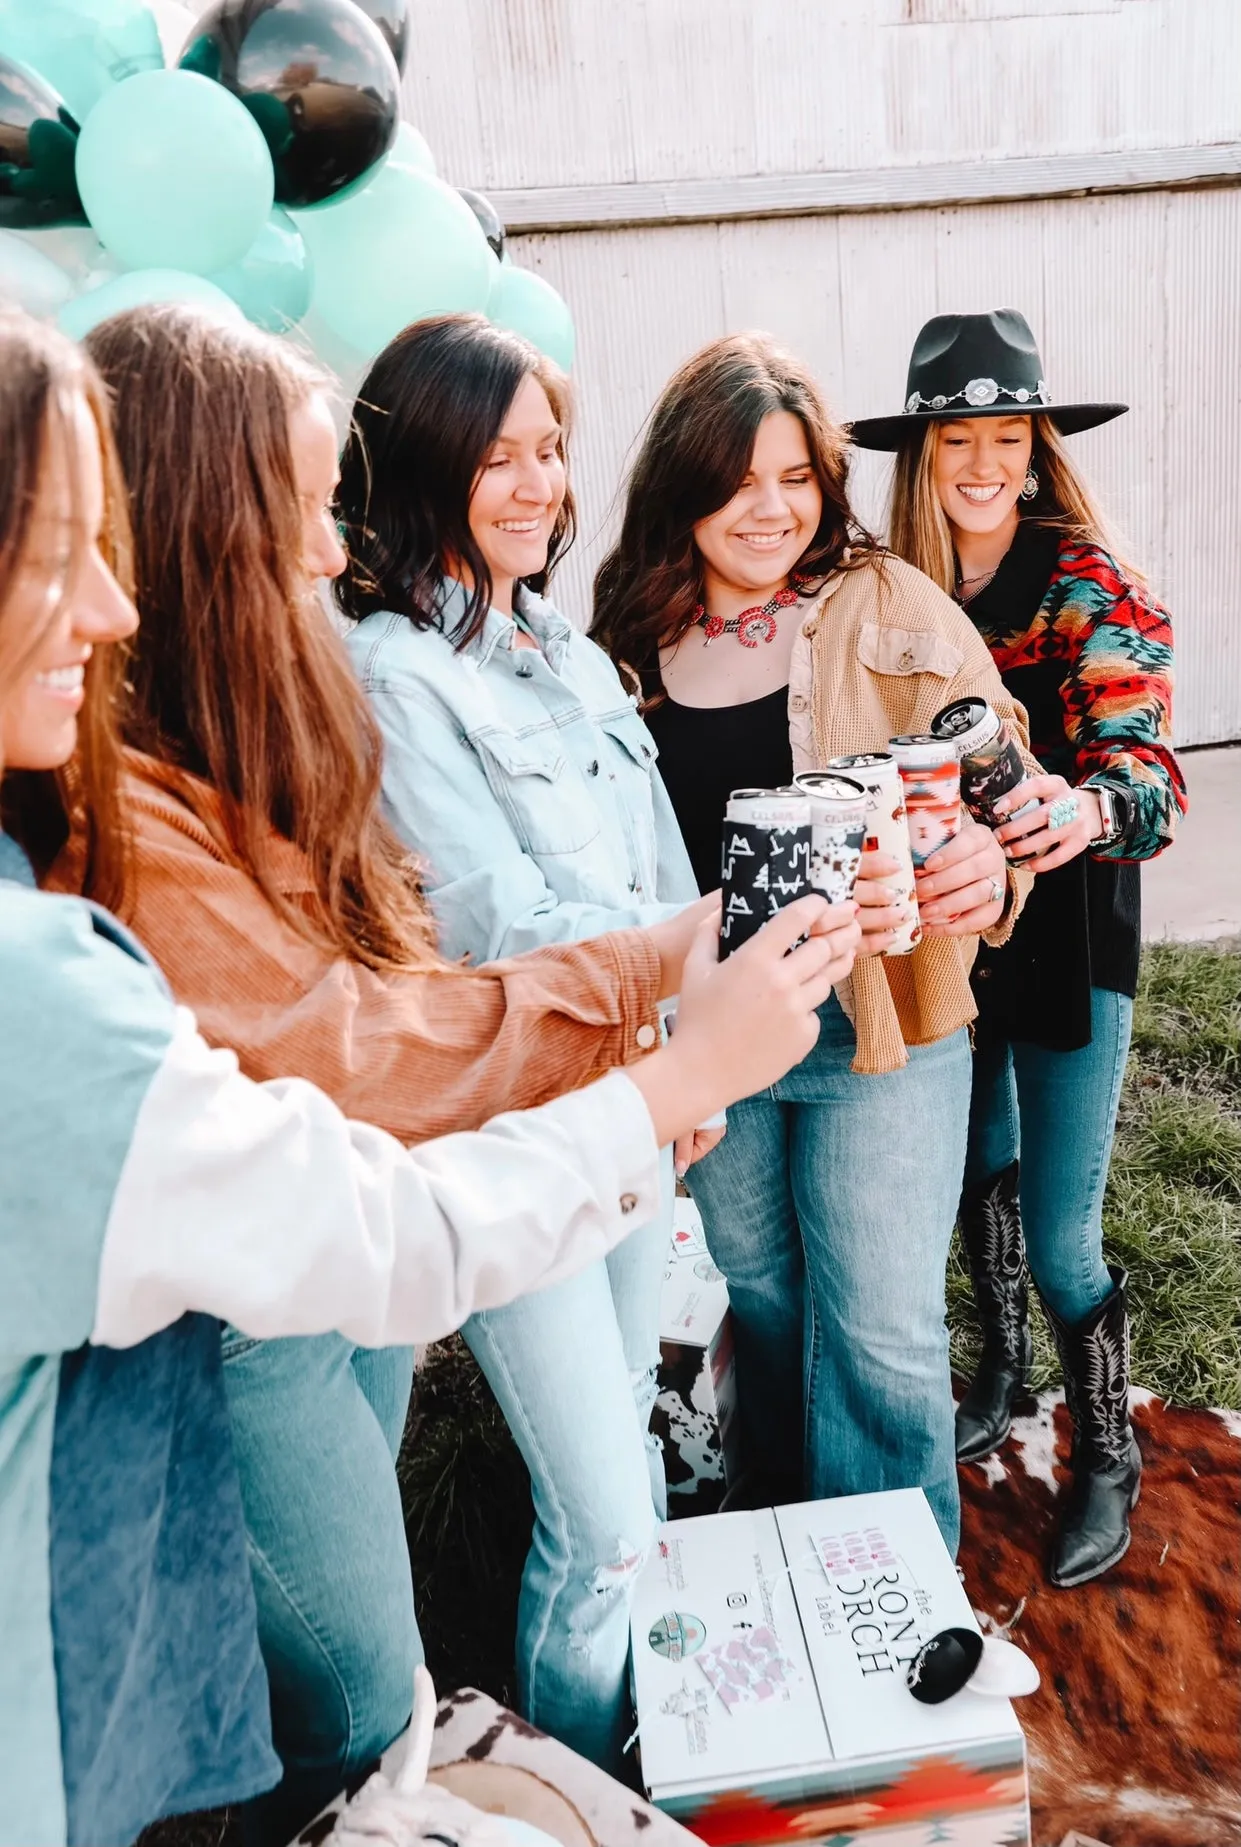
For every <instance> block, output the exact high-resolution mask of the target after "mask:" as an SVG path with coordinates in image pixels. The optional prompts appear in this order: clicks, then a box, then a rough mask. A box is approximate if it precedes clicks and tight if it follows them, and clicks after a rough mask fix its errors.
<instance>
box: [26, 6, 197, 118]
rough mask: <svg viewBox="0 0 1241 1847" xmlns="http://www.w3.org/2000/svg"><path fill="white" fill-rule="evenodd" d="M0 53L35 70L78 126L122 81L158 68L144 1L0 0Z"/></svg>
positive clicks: (159, 54) (155, 35) (159, 57)
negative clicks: (17, 59) (61, 99)
mask: <svg viewBox="0 0 1241 1847" xmlns="http://www.w3.org/2000/svg"><path fill="white" fill-rule="evenodd" d="M0 52H4V53H5V54H6V55H7V56H8V57H10V58H19V59H20V60H21V62H22V63H23V64H28V65H30V67H31V68H32V69H33V70H36V71H38V73H39V75H40V77H43V78H44V79H45V80H46V81H47V82H48V83H50V84H51V86H52V88H53V89H54V90H55V91H57V92H58V94H59V95H61V96H62V97H63V98H64V100H65V103H66V105H67V107H68V109H69V111H70V113H71V114H72V115H74V116H75V117H76V118H77V120H78V121H79V122H84V121H85V120H86V118H87V116H88V115H89V114H90V113H91V110H92V109H93V108H94V107H95V105H96V103H98V102H99V101H100V100H101V98H102V97H104V96H106V95H107V93H108V92H109V90H111V89H113V88H114V86H115V85H116V84H118V83H120V82H122V81H123V80H124V79H125V78H126V77H133V76H136V75H137V73H138V72H139V71H158V70H162V69H163V64H164V54H163V51H162V49H161V47H160V39H159V28H158V27H157V25H156V23H155V19H154V16H153V15H152V13H151V10H150V8H149V7H148V6H147V5H146V4H145V0H0Z"/></svg>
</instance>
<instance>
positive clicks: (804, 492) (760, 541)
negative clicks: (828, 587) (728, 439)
mask: <svg viewBox="0 0 1241 1847" xmlns="http://www.w3.org/2000/svg"><path fill="white" fill-rule="evenodd" d="M822 514H823V490H822V489H821V488H820V486H819V482H818V477H817V476H816V474H815V472H814V469H813V467H812V465H811V461H810V447H809V444H808V443H807V441H806V431H805V426H804V425H803V424H802V421H801V419H800V417H795V416H794V415H793V413H792V411H788V410H773V411H770V412H769V413H768V414H767V416H765V417H764V418H763V420H762V422H761V423H760V424H759V426H758V434H757V435H756V437H755V439H754V448H753V451H752V453H751V456H750V466H749V469H748V470H747V472H746V476H745V479H744V481H743V482H742V483H741V486H740V487H739V488H738V489H737V492H736V493H735V494H734V495H733V497H732V499H731V500H730V501H729V502H728V504H727V505H726V506H723V507H721V508H720V510H719V512H718V513H712V514H711V516H710V518H708V519H703V520H699V521H698V523H697V525H696V526H695V527H694V543H695V544H696V545H697V547H698V550H699V553H700V554H701V557H702V561H703V575H704V578H705V580H706V590H707V597H708V601H709V600H710V596H711V590H712V586H713V584H715V585H722V586H726V587H727V588H728V589H729V590H742V591H746V592H750V591H752V592H753V593H754V594H755V596H758V595H759V594H760V593H765V594H766V595H767V596H771V595H774V593H775V592H776V591H777V590H779V589H782V588H783V586H784V585H785V584H786V583H787V582H788V576H789V572H790V571H792V570H793V569H794V567H795V566H796V564H797V561H798V559H799V558H800V557H801V555H802V553H803V552H805V551H806V550H808V548H809V546H810V544H811V542H812V541H813V539H814V536H815V533H816V532H817V531H818V529H819V521H820V519H821V518H822Z"/></svg>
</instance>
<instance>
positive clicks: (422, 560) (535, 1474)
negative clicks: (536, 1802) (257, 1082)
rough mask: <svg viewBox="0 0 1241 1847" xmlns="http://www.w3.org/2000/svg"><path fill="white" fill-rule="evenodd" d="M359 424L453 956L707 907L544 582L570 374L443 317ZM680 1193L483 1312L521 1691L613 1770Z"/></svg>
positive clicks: (358, 612)
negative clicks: (527, 1490) (496, 1408)
mask: <svg viewBox="0 0 1241 1847" xmlns="http://www.w3.org/2000/svg"><path fill="white" fill-rule="evenodd" d="M354 419H355V421H354V434H353V436H351V438H350V441H349V443H348V445H347V447H346V450H345V454H344V457H343V458H342V463H341V486H340V494H339V499H340V506H341V509H342V511H343V515H344V519H345V522H346V525H347V528H348V549H349V552H350V555H351V565H350V568H349V570H348V572H347V573H346V575H345V576H344V577H342V578H341V579H340V580H339V583H338V586H337V596H338V600H339V602H340V605H341V607H342V609H343V610H344V611H345V613H346V614H347V615H348V616H351V617H354V618H356V619H357V626H356V627H355V628H354V630H353V631H352V634H351V636H350V637H349V648H350V652H351V654H352V658H353V661H354V664H355V666H356V668H357V671H358V674H359V676H360V677H361V680H362V684H363V686H364V687H365V689H366V691H367V693H368V695H369V697H370V699H371V701H372V704H373V706H374V710H375V715H376V717H377V719H378V721H379V724H380V726H381V728H382V730H383V734H384V741H385V768H384V793H385V798H386V801H387V806H388V810H389V814H390V818H391V819H392V821H393V822H394V824H395V826H396V828H397V830H398V832H400V833H401V834H402V835H403V836H404V837H405V839H406V840H407V841H408V842H409V844H410V845H411V846H412V847H414V848H415V849H416V850H417V851H418V853H419V854H420V855H421V856H422V859H423V861H424V862H425V882H426V890H427V894H428V896H429V898H430V900H431V904H432V907H433V909H434V911H435V913H436V916H437V919H438V922H439V926H440V931H441V942H442V945H443V947H444V949H445V950H446V952H447V953H448V954H449V955H468V956H470V957H471V958H473V959H475V960H479V961H481V960H483V959H485V958H486V957H489V956H496V955H508V954H511V953H512V952H514V951H516V950H519V949H527V948H531V947H533V946H535V945H537V944H540V943H548V942H556V941H566V940H572V939H576V938H581V937H586V936H593V935H595V934H597V933H599V932H601V931H604V930H614V929H617V928H618V927H620V926H622V925H626V924H649V923H653V922H655V921H657V920H658V919H659V918H660V917H662V916H665V915H667V914H668V912H669V911H670V909H675V908H679V907H680V906H681V905H683V904H687V903H689V902H691V901H692V900H694V899H695V898H696V897H697V895H698V888H697V885H696V883H695V880H694V877H693V874H692V872H691V870H690V866H689V861H688V859H687V857H686V853H685V849H684V846H683V845H682V842H681V837H680V833H679V831H678V829H677V824H676V821H675V819H674V817H673V814H672V810H671V807H670V805H669V802H668V799H667V796H666V795H665V793H664V789H663V785H662V783H661V782H660V779H659V776H658V773H657V772H656V769H655V756H656V751H655V745H654V742H653V740H652V738H651V736H650V733H649V732H648V731H647V728H646V726H645V724H644V723H643V721H642V719H641V718H640V717H639V715H638V713H637V711H636V710H635V702H634V700H633V699H632V698H631V697H630V696H629V695H628V693H627V692H626V691H625V690H624V688H623V687H622V685H621V682H620V680H619V678H618V676H617V674H616V671H615V669H614V668H613V666H612V664H611V662H610V661H609V660H608V658H607V656H606V655H605V654H603V653H602V651H601V650H600V649H599V648H597V647H596V646H595V645H594V643H593V642H591V641H588V640H587V638H586V637H585V636H584V635H582V634H580V633H579V632H578V631H576V630H575V629H574V628H573V627H572V625H571V624H570V623H569V622H568V621H567V620H566V619H565V617H564V616H562V615H561V614H560V613H559V612H558V611H557V610H556V609H554V608H553V607H552V606H551V604H550V603H547V602H545V601H544V600H543V598H542V597H541V596H540V595H538V594H537V592H538V591H539V590H541V589H542V588H543V587H544V585H545V583H546V579H547V577H548V575H549V572H550V569H551V566H552V563H553V561H554V559H555V557H556V554H557V552H558V551H559V550H560V549H561V548H562V546H563V544H564V542H565V540H566V539H567V538H568V537H570V536H571V533H572V525H573V503H572V499H571V497H570V495H569V493H568V490H567V486H566V480H565V436H566V426H567V401H566V393H565V387H564V383H563V381H562V380H561V379H559V378H558V377H557V376H556V374H555V373H554V371H553V369H552V368H551V367H549V366H548V365H547V363H546V362H545V361H543V360H542V359H541V358H540V356H539V355H538V354H537V353H536V352H535V350H534V349H533V348H532V347H530V346H528V345H527V344H526V343H525V342H524V341H522V340H520V339H518V338H516V337H515V336H513V335H510V334H507V333H503V332H500V331H497V330H496V329H495V328H492V327H491V326H489V325H488V324H487V322H485V321H484V320H482V319H481V317H475V316H452V317H445V318H443V319H439V320H432V321H423V322H420V323H418V324H417V325H415V326H413V327H410V328H409V329H407V330H406V331H405V332H404V333H402V334H401V335H399V336H398V338H397V339H396V340H394V341H393V342H392V344H391V345H390V346H389V347H388V348H387V350H386V351H385V352H384V353H382V354H381V355H380V357H379V358H378V359H377V360H376V362H375V365H374V366H373V368H372V370H371V373H370V375H369V377H368V378H367V379H366V381H365V383H364V384H363V386H362V389H361V391H360V393H359V396H358V401H357V404H356V405H355V407H354ZM649 1030H650V1031H651V1034H652V1037H653V1036H654V1029H653V1028H650V1029H649ZM716 1133H717V1132H716V1131H700V1132H699V1137H698V1152H701V1151H702V1150H703V1149H704V1148H705V1147H706V1146H708V1145H710V1143H711V1141H712V1140H713V1139H714V1137H715V1135H716ZM693 1153H694V1149H692V1148H689V1147H685V1146H682V1147H681V1148H679V1150H678V1164H679V1162H680V1160H681V1159H682V1158H689V1157H690V1156H692V1154H693ZM672 1191H673V1186H672V1158H671V1151H666V1154H665V1169H664V1199H663V1206H664V1210H663V1211H662V1212H661V1214H660V1216H659V1217H658V1218H657V1219H656V1220H655V1221H653V1222H652V1223H651V1224H650V1225H649V1226H647V1227H646V1228H645V1230H644V1231H640V1232H638V1233H637V1234H635V1236H633V1237H632V1238H631V1239H630V1240H629V1241H628V1244H627V1245H626V1247H625V1250H624V1252H623V1254H617V1255H615V1256H613V1257H611V1258H609V1259H608V1261H607V1262H606V1263H599V1264H596V1265H595V1266H594V1268H593V1269H592V1270H590V1271H589V1272H587V1273H586V1274H584V1275H582V1276H580V1277H579V1278H577V1279H575V1281H574V1282H572V1283H570V1284H567V1285H564V1286H557V1287H556V1288H554V1289H549V1290H544V1291H543V1292H542V1293H540V1294H538V1295H535V1296H531V1297H529V1298H528V1299H527V1300H526V1301H524V1302H522V1303H519V1304H517V1305H515V1306H514V1307H512V1308H509V1309H506V1310H503V1311H501V1312H499V1313H495V1314H492V1313H487V1314H482V1315H476V1316H475V1317H474V1318H473V1320H472V1321H470V1322H469V1323H468V1325H467V1327H466V1329H465V1336H466V1339H467V1340H468V1342H469V1344H470V1347H471V1349H472V1351H473V1352H474V1354H475V1356H476V1358H477V1359H478V1362H479V1364H480V1365H481V1367H482V1368H483V1371H484V1372H485V1373H486V1375H487V1378H488V1379H489V1381H490V1383H491V1385H492V1388H493V1390H494V1391H495V1394H496V1397H497V1398H498V1400H499V1402H500V1405H501V1407H502V1408H503V1411H504V1414H505V1416H506V1418H507V1419H508V1422H509V1425H510V1428H511V1429H512V1431H513V1434H514V1436H515V1437H516V1439H517V1442H518V1444H519V1445H520V1447H521V1450H522V1453H523V1455H524V1456H525V1459H526V1462H527V1464H528V1465H529V1468H530V1474H531V1477H532V1482H533V1489H534V1505H535V1531H534V1540H533V1544H532V1547H531V1550H530V1554H529V1557H528V1559H527V1562H526V1569H525V1575H524V1579H523V1583H522V1590H521V1601H520V1605H519V1611H518V1642H517V1656H518V1678H519V1686H520V1693H521V1702H522V1707H523V1710H524V1711H525V1713H526V1714H527V1715H528V1716H529V1717H530V1718H531V1719H532V1720H533V1721H534V1722H535V1723H537V1724H538V1725H540V1726H541V1727H542V1728H543V1729H544V1730H546V1731H549V1732H551V1733H552V1734H553V1735H555V1736H556V1737H559V1738H561V1739H562V1740H563V1741H564V1742H566V1743H567V1744H569V1745H571V1746H572V1747H573V1748H574V1749H576V1750H578V1751H580V1752H582V1753H583V1754H584V1755H586V1756H588V1757H591V1758H593V1759H594V1760H595V1761H596V1762H598V1763H600V1764H603V1765H605V1766H606V1767H608V1768H610V1769H612V1770H615V1769H616V1768H617V1767H618V1766H619V1763H620V1757H621V1750H622V1746H623V1744H624V1739H625V1734H626V1730H627V1726H628V1710H627V1691H626V1663H627V1659H628V1651H629V1601H630V1599H629V1592H630V1588H631V1586H632V1583H633V1581H634V1578H635V1576H636V1573H637V1570H638V1568H639V1566H640V1564H641V1562H642V1559H643V1556H644V1554H645V1552H646V1549H647V1547H648V1545H649V1544H650V1541H651V1538H652V1534H653V1532H654V1528H655V1523H656V1519H657V1517H662V1515H663V1513H664V1511H665V1490H664V1481H663V1465H662V1460H661V1458H660V1455H659V1452H658V1449H657V1447H656V1445H655V1443H654V1441H653V1439H652V1438H651V1437H650V1435H649V1432H648V1424H649V1420H650V1413H651V1407H652V1404H653V1402H654V1396H655V1367H656V1364H657V1362H658V1358H659V1334H658V1300H659V1288H660V1281H661V1277H662V1272H663V1265H664V1259H665V1252H666V1249H667V1244H668V1237H669V1224H670V1218H671V1199H672Z"/></svg>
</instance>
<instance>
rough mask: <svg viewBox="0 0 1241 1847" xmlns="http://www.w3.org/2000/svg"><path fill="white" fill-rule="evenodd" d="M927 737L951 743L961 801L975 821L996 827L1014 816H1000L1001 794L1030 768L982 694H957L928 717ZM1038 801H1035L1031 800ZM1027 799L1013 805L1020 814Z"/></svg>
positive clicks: (1017, 784)
mask: <svg viewBox="0 0 1241 1847" xmlns="http://www.w3.org/2000/svg"><path fill="white" fill-rule="evenodd" d="M931 736H932V737H936V738H940V739H942V740H943V741H944V742H945V743H949V744H952V745H953V747H954V748H955V750H956V753H957V758H958V761H959V762H960V765H961V800H962V802H963V803H964V804H965V807H966V808H967V809H968V810H969V812H970V814H971V815H972V816H973V817H974V819H975V821H980V822H981V823H982V825H983V826H984V827H990V828H992V829H994V828H997V827H998V826H999V825H1000V823H1001V821H1002V820H1011V819H1012V815H1009V814H1004V815H999V814H997V813H996V812H995V804H996V803H997V802H998V801H999V799H1000V797H1001V796H1002V795H1008V794H1009V793H1010V792H1011V791H1012V790H1013V789H1017V788H1020V786H1021V784H1022V783H1023V782H1026V781H1028V780H1029V776H1030V772H1029V770H1028V769H1027V768H1026V765H1025V760H1024V758H1023V757H1022V755H1021V752H1020V750H1019V749H1018V748H1017V742H1016V739H1015V738H1014V737H1013V735H1012V733H1011V732H1010V731H1009V728H1008V726H1007V724H1006V723H1005V722H1004V720H1003V719H1002V718H1001V717H1000V715H999V713H998V712H997V711H996V710H995V709H994V707H993V706H990V705H988V703H987V701H986V700H985V699H958V700H956V701H955V702H954V703H953V704H952V705H946V706H944V707H943V709H942V710H941V711H939V712H937V713H936V714H935V716H934V718H933V719H932V720H931ZM1033 805H1034V806H1037V803H1035V804H1033ZM1029 806H1031V804H1028V803H1027V804H1023V805H1022V806H1021V807H1020V808H1017V809H1015V810H1014V811H1013V812H1014V813H1015V814H1024V813H1025V812H1026V810H1027V808H1028V807H1029Z"/></svg>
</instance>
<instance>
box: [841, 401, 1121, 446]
mask: <svg viewBox="0 0 1241 1847" xmlns="http://www.w3.org/2000/svg"><path fill="white" fill-rule="evenodd" d="M1128 408H1129V406H1128V405H1127V404H1014V403H1012V402H1011V400H1010V401H1009V402H1007V403H1004V404H980V405H979V406H978V408H977V409H975V408H973V406H969V407H967V408H965V409H962V407H961V406H960V405H957V406H956V407H955V408H953V409H949V410H911V411H903V412H902V413H901V415H900V416H899V417H859V418H858V420H857V422H856V423H848V424H846V425H845V429H846V431H847V432H848V436H849V440H850V442H852V443H856V445H857V447H858V448H859V449H884V450H887V451H888V452H889V453H892V452H894V451H895V450H897V449H900V448H901V447H903V445H904V444H905V442H906V441H907V440H908V438H909V436H910V435H911V434H912V433H913V431H915V430H920V429H922V428H923V426H924V425H925V424H928V423H964V422H965V421H966V420H967V419H971V418H974V417H1046V418H1047V420H1048V422H1049V423H1054V424H1055V426H1056V428H1057V430H1058V431H1059V432H1060V434H1061V436H1078V435H1080V434H1081V432H1082V431H1083V430H1093V429H1096V428H1097V427H1098V425H1099V424H1101V423H1111V421H1112V419H1113V418H1114V417H1123V416H1124V414H1125V412H1126V411H1127V410H1128Z"/></svg>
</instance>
